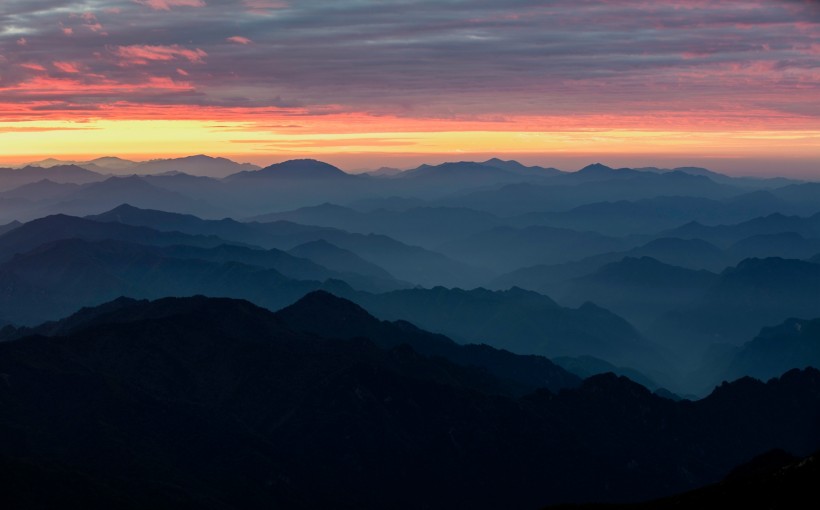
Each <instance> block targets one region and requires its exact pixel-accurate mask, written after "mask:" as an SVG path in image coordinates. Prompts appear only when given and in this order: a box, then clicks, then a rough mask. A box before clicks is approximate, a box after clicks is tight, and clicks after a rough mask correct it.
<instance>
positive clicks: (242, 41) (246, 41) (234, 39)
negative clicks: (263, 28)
mask: <svg viewBox="0 0 820 510" xmlns="http://www.w3.org/2000/svg"><path fill="white" fill-rule="evenodd" d="M226 41H228V42H232V43H236V44H250V43H251V42H252V41H251V40H250V39H248V38H247V37H242V36H241V35H235V36H233V37H228V38H227V39H226Z"/></svg>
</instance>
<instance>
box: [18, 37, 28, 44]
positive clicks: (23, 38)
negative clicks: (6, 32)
mask: <svg viewBox="0 0 820 510" xmlns="http://www.w3.org/2000/svg"><path fill="white" fill-rule="evenodd" d="M26 44H28V41H27V40H26V38H25V37H21V38H19V39H17V46H25V45H26Z"/></svg>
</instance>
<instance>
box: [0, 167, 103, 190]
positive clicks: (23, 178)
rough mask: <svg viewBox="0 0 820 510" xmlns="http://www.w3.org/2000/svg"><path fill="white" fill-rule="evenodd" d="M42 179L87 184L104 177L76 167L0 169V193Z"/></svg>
mask: <svg viewBox="0 0 820 510" xmlns="http://www.w3.org/2000/svg"><path fill="white" fill-rule="evenodd" d="M43 179H48V180H50V181H52V182H57V183H74V184H87V183H91V182H97V181H101V180H103V179H105V176H103V175H100V174H98V173H96V172H91V171H89V170H86V169H84V168H81V167H79V166H76V165H58V166H52V167H50V168H40V167H36V166H27V167H24V168H0V191H5V190H10V189H14V188H19V187H20V186H22V185H24V184H32V183H35V182H38V181H42V180H43Z"/></svg>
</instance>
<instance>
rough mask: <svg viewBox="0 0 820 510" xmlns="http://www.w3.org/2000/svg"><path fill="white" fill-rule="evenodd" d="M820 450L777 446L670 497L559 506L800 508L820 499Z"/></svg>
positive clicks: (647, 508)
mask: <svg viewBox="0 0 820 510" xmlns="http://www.w3.org/2000/svg"><path fill="white" fill-rule="evenodd" d="M818 476H820V452H817V453H814V454H813V455H809V456H808V457H804V458H800V457H796V456H794V455H792V454H790V453H788V452H785V451H783V450H780V449H775V450H772V451H770V452H766V453H764V454H762V455H759V456H757V457H755V458H754V459H752V460H751V461H749V462H747V463H745V464H741V465H740V466H738V467H737V468H735V469H734V470H732V472H731V473H729V474H728V475H727V476H726V478H724V479H723V480H721V481H720V482H718V483H716V484H712V485H708V486H706V487H702V488H700V489H695V490H693V491H689V492H685V493H683V494H677V495H675V496H671V497H668V498H663V499H658V500H653V501H647V502H644V503H635V504H621V505H595V504H589V505H556V506H550V507H548V508H550V509H552V510H558V509H564V508H567V509H568V508H573V509H592V508H599V509H600V508H613V509H646V510H652V509H671V508H680V509H683V510H688V509H700V508H727V507H740V508H800V507H802V506H804V505H805V504H806V503H807V502H810V501H814V500H816V498H817V494H816V485H817V477H818Z"/></svg>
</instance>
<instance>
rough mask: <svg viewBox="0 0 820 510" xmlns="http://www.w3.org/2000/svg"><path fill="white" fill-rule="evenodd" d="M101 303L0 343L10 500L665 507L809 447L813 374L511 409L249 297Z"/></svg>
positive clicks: (483, 378) (552, 397)
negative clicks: (767, 459) (316, 330)
mask: <svg viewBox="0 0 820 510" xmlns="http://www.w3.org/2000/svg"><path fill="white" fill-rule="evenodd" d="M103 308H104V309H103V310H100V311H99V312H95V311H94V310H90V311H89V310H86V311H84V312H83V315H84V317H85V319H84V320H83V319H81V320H76V321H74V324H73V327H70V328H64V329H62V331H61V336H58V337H47V336H32V337H28V338H23V339H20V340H16V341H11V342H4V343H2V344H0V373H2V374H3V384H2V386H0V427H2V429H3V431H4V434H3V435H2V439H0V458H1V459H2V463H0V467H2V468H3V469H4V470H5V471H6V472H9V473H10V474H11V476H12V479H13V480H15V481H22V482H24V483H17V484H14V485H10V486H9V487H8V489H6V491H4V500H6V501H12V502H15V501H24V502H25V501H35V502H42V501H55V500H57V501H60V500H62V501H65V500H68V499H66V498H69V499H70V495H71V493H73V492H76V491H79V492H80V494H81V500H83V501H85V502H87V504H88V507H89V508H111V507H112V505H114V506H117V505H116V503H118V502H120V501H124V502H126V507H128V505H131V506H132V507H151V508H158V507H159V508H163V507H168V508H170V507H173V508H269V507H271V506H273V507H280V508H281V507H285V508H317V507H320V506H329V505H330V506H333V507H334V508H385V507H387V506H389V507H392V508H419V507H427V508H431V509H437V508H453V507H457V506H463V505H466V506H468V507H471V508H499V507H502V506H507V507H516V508H536V507H539V506H543V505H547V504H551V503H558V502H580V501H604V500H607V501H615V502H618V501H626V500H638V499H648V498H654V497H659V496H665V495H669V494H672V493H677V492H681V491H684V490H688V489H691V488H694V487H698V486H702V485H704V484H707V483H712V482H716V481H718V480H719V479H720V478H721V477H722V476H723V475H724V473H726V472H728V471H729V470H730V469H731V467H733V466H736V465H738V464H739V463H741V462H743V461H745V460H746V459H749V458H752V457H753V456H755V455H757V454H759V453H761V452H765V451H769V450H771V449H773V448H782V449H784V450H787V451H792V452H795V453H796V454H798V455H807V454H809V453H810V452H811V451H813V450H815V449H816V448H817V446H818V442H819V441H820V438H819V437H818V434H817V423H818V418H820V415H818V403H820V401H818V397H817V395H818V393H819V392H818V388H820V372H817V371H816V370H806V371H792V372H789V373H787V374H784V375H783V376H782V377H781V378H780V379H774V380H772V381H770V382H768V383H761V382H759V381H754V380H751V379H744V380H740V381H737V382H735V383H731V384H725V385H722V386H721V387H720V388H718V389H716V390H715V392H713V393H712V394H711V395H710V396H709V397H707V398H706V399H704V400H702V401H698V402H673V401H671V400H668V399H664V398H660V397H657V396H654V395H652V394H651V393H650V392H649V391H648V390H646V389H645V388H643V387H641V386H639V385H637V384H635V383H633V382H631V381H629V380H628V379H625V378H618V377H616V376H614V375H611V374H608V375H600V376H595V377H592V378H590V379H588V380H586V381H584V383H583V384H582V385H581V386H580V387H578V388H577V389H570V390H564V391H561V392H559V393H554V392H550V391H548V390H539V391H538V392H536V393H534V394H531V395H529V396H526V397H523V398H512V397H507V396H504V395H501V394H497V393H493V388H492V387H491V386H492V380H493V378H492V376H490V375H489V374H487V373H486V372H482V371H479V370H476V369H470V368H468V367H464V366H458V365H454V364H452V363H450V362H448V361H446V360H444V359H441V358H428V357H426V356H423V355H420V354H418V353H416V352H415V351H413V350H412V349H411V348H409V347H407V346H399V347H396V348H393V349H390V350H382V349H379V348H377V347H376V346H374V345H373V344H372V343H370V342H369V341H367V340H361V339H359V340H324V339H321V338H317V337H315V336H312V335H304V334H299V333H296V332H293V331H292V330H290V329H289V328H288V327H287V325H286V324H284V323H283V321H282V319H281V318H280V317H278V316H277V315H275V314H272V313H270V312H267V311H265V310H262V309H259V308H257V307H255V306H253V305H251V304H250V303H247V302H244V301H234V300H226V299H207V298H202V297H196V298H187V299H163V300H159V301H153V302H145V301H136V302H135V301H129V300H119V301H118V302H117V303H115V304H111V303H109V305H106V306H105V307H103ZM772 417H777V419H772ZM579 459H583V460H582V461H581V462H579ZM46 481H48V482H51V483H49V485H48V486H49V491H43V490H42V487H43V483H45V482H46ZM409 486H412V487H418V488H420V490H413V491H407V492H406V493H404V494H403V496H402V497H401V498H397V497H396V494H399V493H402V488H406V487H409ZM467 489H469V490H467Z"/></svg>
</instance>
